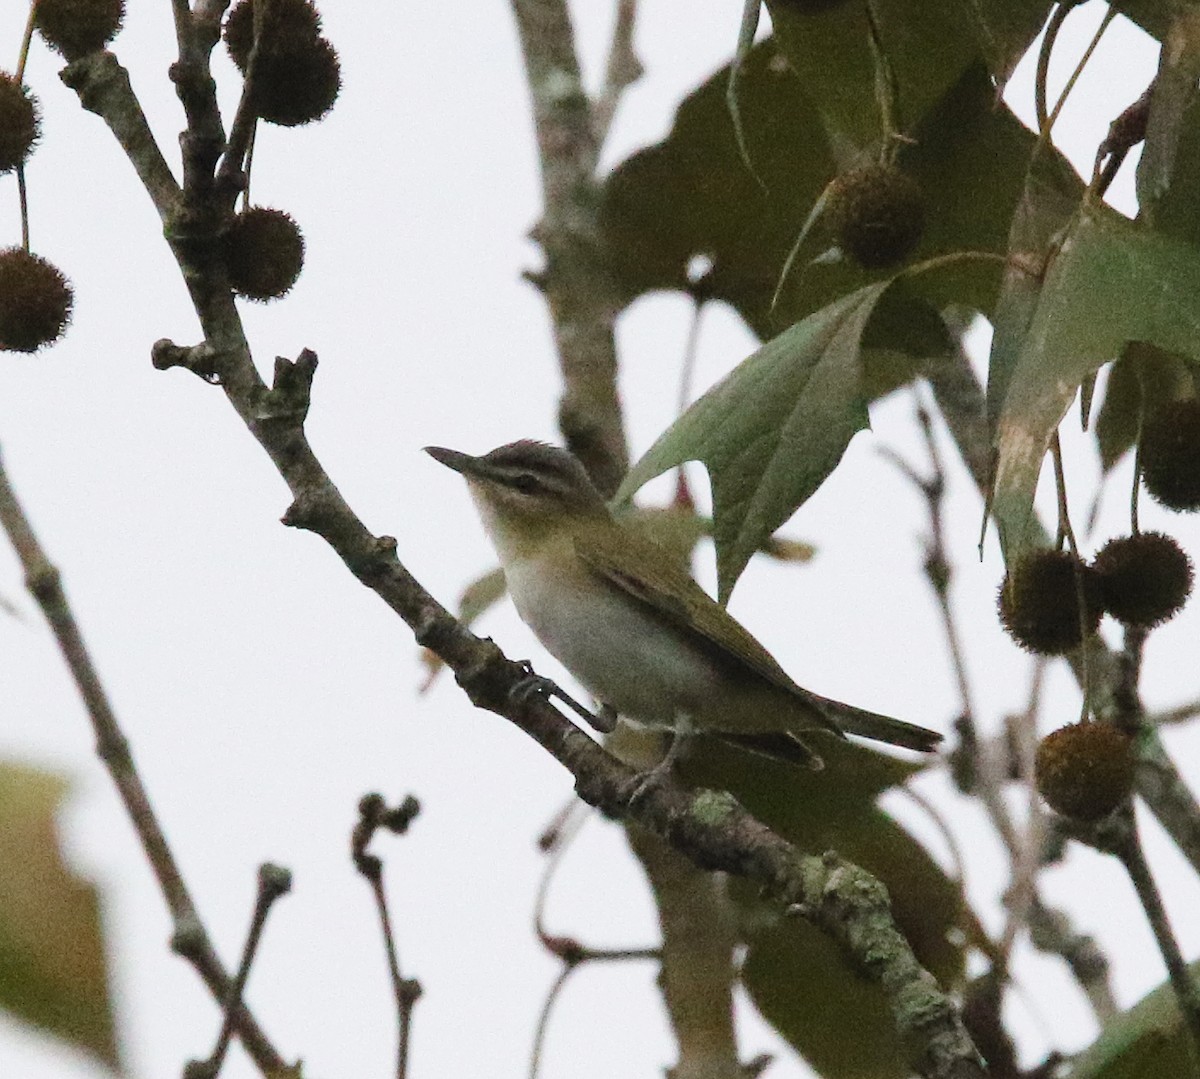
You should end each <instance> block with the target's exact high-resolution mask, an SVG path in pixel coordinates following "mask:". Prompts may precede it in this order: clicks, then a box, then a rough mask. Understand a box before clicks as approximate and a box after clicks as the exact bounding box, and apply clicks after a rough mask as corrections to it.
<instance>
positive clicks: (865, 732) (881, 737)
mask: <svg viewBox="0 0 1200 1079" xmlns="http://www.w3.org/2000/svg"><path fill="white" fill-rule="evenodd" d="M811 696H812V698H813V699H814V703H816V704H817V706H818V707H819V708H820V709H821V710H822V711H823V712H824V713H825V714H826V715H827V716H828V717H829V718H830V719H832V720H833V721H834V722H835V723H837V725H838V726H839V727H841V728H842V730H844V731H845V732H846V733H847V734H856V735H858V737H859V738H870V739H871V740H872V741H875V742H886V743H887V744H888V745H891V746H902V747H903V748H904V749H915V750H917V751H918V752H920V753H932V752H933V751H934V750H935V749H937V747H938V743H939V742H940V741H941V740H942V736H941V735H940V734H938V733H937V731H931V730H929V729H928V728H926V727H918V726H917V725H916V724H915V723H905V722H904V720H902V719H893V718H892V717H891V716H881V715H880V714H879V713H878V712H868V711H866V710H865V709H863V708H855V707H854V705H852V704H843V703H842V702H841V701H833V700H830V699H829V698H827V697H820V696H818V695H817V694H815V693H813V694H811Z"/></svg>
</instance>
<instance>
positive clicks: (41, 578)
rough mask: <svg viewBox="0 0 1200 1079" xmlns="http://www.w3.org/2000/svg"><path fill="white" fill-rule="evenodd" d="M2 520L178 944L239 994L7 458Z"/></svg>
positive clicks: (259, 1053) (221, 997)
mask: <svg viewBox="0 0 1200 1079" xmlns="http://www.w3.org/2000/svg"><path fill="white" fill-rule="evenodd" d="M0 526H2V527H3V528H4V531H5V532H6V533H7V534H8V538H9V540H10V541H11V543H12V545H13V549H14V550H15V551H16V553H17V557H18V558H19V559H20V562H21V566H22V568H23V569H24V571H25V583H26V586H27V587H28V589H29V592H30V594H31V595H32V596H33V597H34V599H36V600H37V602H38V605H39V606H40V607H41V609H42V613H43V614H44V615H45V616H46V621H47V622H48V623H49V624H50V628H51V629H52V630H53V631H54V636H55V638H56V639H57V641H58V647H59V650H60V651H61V652H62V655H63V659H64V660H66V663H67V667H68V668H69V669H70V672H71V677H72V678H73V679H74V680H75V686H76V688H77V689H78V690H79V695H80V696H81V697H82V698H83V703H84V706H85V707H86V709H87V713H88V718H89V719H90V720H91V723H92V730H93V732H94V733H95V735H96V753H97V755H98V756H99V757H100V759H101V760H102V761H103V762H104V766H105V767H106V768H107V769H108V772H109V775H110V776H112V780H113V783H114V784H116V788H117V793H118V794H119V795H120V797H121V801H122V802H123V803H124V804H125V811H126V812H127V813H128V814H129V819H130V820H131V821H132V822H133V826H134V830H135V831H136V832H137V836H138V839H139V840H141V843H142V850H143V851H145V853H146V860H147V861H148V862H149V863H150V868H151V870H152V871H153V872H154V876H155V879H156V880H157V881H158V886H159V889H160V890H161V891H162V894H163V899H165V900H166V903H167V909H168V910H169V911H170V912H171V918H172V920H173V922H174V931H173V932H172V934H171V947H172V948H173V949H174V950H175V951H176V952H177V953H178V954H179V955H181V956H183V958H185V959H186V960H188V962H190V963H191V964H192V966H193V967H195V968H196V972H197V973H198V974H199V975H200V977H201V978H203V979H204V983H205V985H207V986H208V988H209V991H210V992H211V993H212V995H213V996H214V997H215V998H216V999H217V1001H219V1002H220V1003H222V1004H224V1003H225V1002H226V1001H227V1000H231V999H233V998H232V992H233V981H232V980H231V979H230V977H229V975H228V973H226V971H225V968H224V966H223V965H222V964H221V960H220V958H219V957H218V956H217V953H216V950H215V949H214V948H213V945H212V941H210V940H209V937H208V933H207V931H206V930H205V928H204V923H203V922H202V921H201V920H200V914H199V912H198V911H197V910H196V906H195V904H194V903H193V902H192V897H191V895H190V894H189V892H188V889H187V885H186V884H185V883H184V880H183V874H182V873H181V872H180V871H179V865H178V863H176V861H175V856H174V855H173V854H172V853H171V847H170V844H168V842H167V837H166V834H165V833H164V832H163V829H162V825H161V824H160V823H159V821H158V818H157V817H156V816H155V814H154V809H153V807H152V806H151V804H150V796H149V794H148V793H147V791H146V788H145V786H144V784H143V783H142V779H141V776H140V775H139V774H138V770H137V766H136V765H135V763H134V760H133V754H132V753H131V752H130V749H129V743H128V741H127V740H126V738H125V735H124V733H123V732H122V730H121V726H120V723H119V722H118V720H117V717H116V714H115V713H114V712H113V710H112V706H111V705H110V704H109V701H108V696H107V694H106V693H105V692H104V686H103V685H102V684H101V682H100V676H99V675H98V674H97V673H96V669H95V667H94V666H93V664H92V659H91V656H90V655H89V654H88V650H87V646H86V645H85V644H84V641H83V634H82V633H81V632H80V631H79V626H78V625H77V624H76V622H75V617H74V615H73V614H72V613H71V608H70V606H69V605H68V603H67V598H66V595H65V593H64V592H63V588H62V579H61V576H60V575H59V572H58V570H57V569H55V567H54V566H53V564H52V563H51V562H50V560H49V558H47V557H46V553H45V551H44V550H43V549H42V546H41V544H40V543H39V542H38V539H37V536H36V535H35V534H34V531H33V528H32V526H31V525H30V523H29V520H28V518H27V517H26V516H25V513H24V511H23V510H22V508H21V505H20V503H19V502H18V501H17V496H16V494H15V493H14V491H13V489H12V486H11V485H10V484H9V480H8V474H7V473H6V472H5V470H4V467H3V464H2V463H0ZM230 1019H231V1021H232V1023H233V1025H234V1027H235V1028H236V1030H237V1032H238V1035H239V1036H240V1037H241V1039H242V1043H243V1044H244V1045H245V1046H246V1050H247V1052H249V1054H250V1055H251V1057H253V1058H254V1062H255V1063H256V1064H257V1065H258V1067H259V1069H260V1070H261V1071H262V1072H263V1073H264V1074H270V1073H272V1072H281V1071H282V1070H283V1069H284V1068H285V1067H286V1062H285V1061H284V1059H283V1058H282V1057H281V1056H280V1055H279V1053H278V1052H277V1051H276V1049H275V1047H274V1046H273V1045H272V1044H271V1042H270V1041H269V1040H268V1039H267V1036H266V1035H265V1034H264V1033H263V1031H262V1029H261V1028H260V1027H259V1025H258V1023H257V1022H256V1020H255V1019H254V1017H253V1016H252V1015H251V1014H250V1012H249V1010H248V1009H247V1008H246V1006H245V1005H244V1004H242V1003H240V1001H239V1002H238V1004H237V1006H236V1008H234V1009H232V1010H231V1015H230Z"/></svg>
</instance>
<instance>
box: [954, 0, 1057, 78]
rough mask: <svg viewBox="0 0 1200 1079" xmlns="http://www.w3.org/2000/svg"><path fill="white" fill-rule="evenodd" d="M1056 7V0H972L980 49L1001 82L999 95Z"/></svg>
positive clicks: (971, 7) (970, 7)
mask: <svg viewBox="0 0 1200 1079" xmlns="http://www.w3.org/2000/svg"><path fill="white" fill-rule="evenodd" d="M1053 6H1054V4H1053V2H1052V0H1021V2H1016V0H969V2H968V4H967V7H968V10H969V11H970V13H971V14H972V15H973V16H974V19H975V35H976V39H977V40H978V42H979V50H980V52H982V53H983V56H984V59H986V60H987V64H988V69H989V70H990V71H991V73H992V75H993V77H994V78H995V79H996V82H997V83H998V86H997V91H998V93H997V96H999V93H1000V92H1003V90H1004V85H1005V83H1007V82H1008V78H1009V76H1010V75H1011V74H1012V73H1013V69H1014V68H1015V67H1016V66H1017V63H1018V62H1019V61H1020V59H1021V57H1022V56H1024V55H1025V52H1026V51H1027V50H1028V48H1029V46H1030V45H1031V44H1032V43H1033V41H1034V39H1035V38H1036V37H1037V36H1038V34H1039V33H1040V32H1041V29H1042V26H1043V25H1045V22H1046V17H1047V16H1048V15H1049V14H1050V9H1051V8H1052V7H1053Z"/></svg>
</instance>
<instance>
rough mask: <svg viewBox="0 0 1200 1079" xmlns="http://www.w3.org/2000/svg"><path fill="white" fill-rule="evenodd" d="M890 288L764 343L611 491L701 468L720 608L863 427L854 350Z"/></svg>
mask: <svg viewBox="0 0 1200 1079" xmlns="http://www.w3.org/2000/svg"><path fill="white" fill-rule="evenodd" d="M889 286H890V282H882V283H880V284H875V285H868V286H867V287H866V288H862V289H859V290H858V291H857V292H853V293H851V294H850V295H849V296H845V297H843V298H842V299H841V300H839V301H837V302H836V303H833V304H830V305H829V307H826V308H824V309H822V310H821V311H818V312H816V313H815V314H813V315H810V316H809V317H808V318H806V319H805V320H804V321H803V322H800V323H797V324H796V325H795V326H793V327H792V328H791V329H788V330H785V331H784V332H783V333H781V334H780V335H779V336H778V337H776V338H775V339H774V340H772V341H769V342H767V344H765V345H763V346H762V348H760V349H759V350H758V351H757V352H755V353H754V354H753V355H752V356H751V357H750V358H749V359H747V360H745V361H743V362H742V363H741V364H739V365H738V366H737V367H736V368H735V369H734V370H733V371H732V372H731V373H730V374H729V375H728V376H727V377H726V378H725V379H724V380H723V381H722V382H721V383H719V384H718V385H717V386H715V387H714V388H713V389H711V390H709V391H708V393H706V394H705V395H704V396H703V397H701V398H700V399H699V400H698V401H696V402H695V404H693V405H692V407H691V408H689V409H688V410H687V412H685V413H684V414H683V415H682V416H680V417H679V419H678V420H676V421H675V423H674V424H672V425H671V427H670V428H669V429H668V430H667V431H666V432H665V433H664V434H663V435H662V436H661V437H660V438H659V439H658V441H657V442H655V444H654V445H653V446H651V447H650V450H649V451H648V452H647V453H646V455H645V456H644V457H643V458H642V459H641V460H640V461H639V462H638V463H637V464H636V465H634V467H633V468H632V469H631V470H630V472H629V474H628V475H627V476H626V477H625V482H624V483H623V484H622V485H621V489H620V490H619V491H618V492H617V500H618V501H620V500H622V499H627V498H629V497H630V496H631V495H632V494H633V492H634V491H636V490H637V489H638V488H639V487H641V486H642V484H644V483H646V482H647V481H648V480H651V479H653V478H654V477H655V476H658V475H660V474H661V473H663V472H665V471H667V469H669V468H674V467H676V466H677V465H680V464H682V463H683V462H684V461H702V462H703V463H704V466H705V468H706V469H707V470H708V474H709V479H710V481H711V483H712V493H713V516H714V519H715V524H714V529H713V539H714V540H715V542H716V546H717V576H718V585H719V595H720V598H721V601H722V602H725V601H726V600H727V599H728V598H729V593H730V591H731V590H732V588H733V585H734V582H735V581H736V580H737V578H738V576H739V575H740V574H741V572H742V570H743V569H745V567H746V563H747V562H749V560H750V556H751V555H752V554H753V553H754V552H755V551H756V550H758V548H759V547H761V546H762V544H763V543H764V541H765V540H766V539H767V537H768V536H770V535H771V533H772V532H774V531H775V529H777V528H778V527H779V526H780V525H781V524H783V522H784V521H786V520H787V519H788V518H789V517H790V516H791V515H792V513H793V512H795V510H796V507H797V506H799V505H801V504H802V503H803V502H804V501H805V500H806V499H807V498H808V497H809V495H811V494H812V493H813V492H814V491H815V490H816V489H817V488H818V487H819V486H820V485H821V483H822V481H823V480H824V479H825V477H826V476H828V475H829V473H830V472H832V471H833V469H834V467H835V466H836V465H837V463H838V462H839V461H840V460H841V458H842V454H843V453H844V452H845V450H846V446H847V445H848V444H849V442H850V439H851V438H852V437H853V436H854V435H855V434H856V433H857V432H858V431H860V430H862V429H863V428H864V427H866V426H867V423H868V419H867V402H866V398H865V397H864V396H863V389H862V376H861V368H860V364H859V346H860V342H861V340H862V337H863V332H864V330H865V329H866V325H867V322H868V321H869V319H870V318H871V315H872V313H873V312H874V310H875V307H876V304H877V303H878V302H879V301H880V299H881V298H882V297H883V295H884V293H885V292H887V290H888V288H889Z"/></svg>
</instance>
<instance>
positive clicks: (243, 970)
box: [183, 863, 292, 1079]
mask: <svg viewBox="0 0 1200 1079" xmlns="http://www.w3.org/2000/svg"><path fill="white" fill-rule="evenodd" d="M291 890H292V874H291V872H290V871H289V870H287V869H284V868H282V867H281V866H277V865H271V864H269V863H266V864H264V865H262V866H260V867H259V870H258V894H257V896H256V897H255V900H254V915H253V917H252V918H251V920H250V932H249V933H248V934H247V935H246V946H245V948H244V949H243V951H242V961H241V964H240V965H239V966H238V972H237V977H236V978H234V980H233V984H232V985H231V986H230V987H229V997H228V998H227V999H226V1001H225V1017H224V1020H223V1022H222V1023H221V1031H220V1033H219V1034H218V1035H217V1044H216V1045H215V1046H214V1047H213V1051H212V1053H211V1055H210V1056H209V1057H208V1059H207V1060H193V1061H189V1063H188V1064H187V1066H186V1067H185V1068H184V1070H183V1075H184V1079H216V1077H217V1076H218V1075H219V1074H220V1072H221V1066H222V1065H223V1064H224V1063H225V1054H226V1053H228V1052H229V1043H230V1040H231V1039H232V1037H233V1030H234V1018H233V1016H234V1013H235V1012H236V1011H237V1009H238V1008H240V1007H241V1004H242V994H243V993H244V992H245V991H246V982H247V980H248V979H249V977H250V968H251V967H252V966H253V965H254V957H255V955H256V954H257V953H258V943H259V941H260V940H261V939H262V931H263V928H264V927H265V926H266V924H267V915H268V914H269V913H270V912H271V907H272V906H273V905H274V904H275V901H276V900H277V899H280V898H282V897H283V896H285V895H287V893H288V892H290V891H291Z"/></svg>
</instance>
